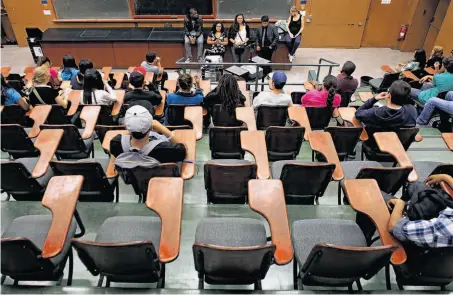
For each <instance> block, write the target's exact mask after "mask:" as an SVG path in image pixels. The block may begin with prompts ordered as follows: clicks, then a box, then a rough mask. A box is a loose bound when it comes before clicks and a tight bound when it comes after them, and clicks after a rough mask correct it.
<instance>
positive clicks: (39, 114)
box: [28, 105, 52, 138]
mask: <svg viewBox="0 0 453 295" xmlns="http://www.w3.org/2000/svg"><path fill="white" fill-rule="evenodd" d="M51 111H52V106H51V105H37V106H35V107H34V108H33V109H32V110H31V111H30V115H29V117H30V119H32V120H33V122H34V123H33V127H32V128H31V130H30V133H29V134H28V137H30V138H34V137H36V136H38V135H39V132H41V129H40V128H39V126H41V125H42V124H44V123H45V122H46V120H47V117H48V116H49V114H50V112H51Z"/></svg>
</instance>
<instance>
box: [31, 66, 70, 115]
mask: <svg viewBox="0 0 453 295" xmlns="http://www.w3.org/2000/svg"><path fill="white" fill-rule="evenodd" d="M49 80H50V74H49V70H48V69H47V68H46V67H37V68H35V71H34V73H33V86H32V89H31V92H30V94H29V96H28V99H29V102H30V104H31V105H32V106H35V105H38V104H58V105H61V106H62V107H63V108H64V109H66V110H68V109H69V107H70V106H71V103H70V102H69V101H68V100H67V98H66V97H64V96H63V95H62V94H63V90H61V89H55V88H52V87H51V86H49V85H48V84H49Z"/></svg>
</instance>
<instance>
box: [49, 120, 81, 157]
mask: <svg viewBox="0 0 453 295" xmlns="http://www.w3.org/2000/svg"><path fill="white" fill-rule="evenodd" d="M40 127H41V129H63V131H64V133H63V137H62V138H61V141H60V144H59V145H58V148H57V154H67V155H71V154H79V153H81V152H85V151H86V150H87V147H86V146H85V143H84V142H83V140H82V136H81V135H80V133H79V129H77V127H75V126H74V125H70V124H65V125H46V124H45V125H41V126H40Z"/></svg>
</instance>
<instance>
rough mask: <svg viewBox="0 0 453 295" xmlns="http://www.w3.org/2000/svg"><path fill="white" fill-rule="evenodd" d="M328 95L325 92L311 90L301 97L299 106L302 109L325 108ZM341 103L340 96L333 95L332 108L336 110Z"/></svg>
mask: <svg viewBox="0 0 453 295" xmlns="http://www.w3.org/2000/svg"><path fill="white" fill-rule="evenodd" d="M328 95H329V93H328V92H327V91H324V90H321V91H318V90H316V89H312V90H310V91H308V92H307V93H306V94H305V95H304V96H302V101H301V104H302V106H303V107H325V106H327V104H326V101H327V96H328ZM340 103H341V96H340V95H339V94H335V97H334V98H333V107H334V108H338V107H339V106H340Z"/></svg>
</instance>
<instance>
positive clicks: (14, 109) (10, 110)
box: [0, 104, 30, 126]
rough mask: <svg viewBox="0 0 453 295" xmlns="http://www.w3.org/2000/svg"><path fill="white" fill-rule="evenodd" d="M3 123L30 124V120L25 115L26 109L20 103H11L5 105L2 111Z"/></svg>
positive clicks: (1, 119) (0, 118)
mask: <svg viewBox="0 0 453 295" xmlns="http://www.w3.org/2000/svg"><path fill="white" fill-rule="evenodd" d="M0 121H1V124H19V125H22V126H28V125H30V124H29V120H28V117H27V116H25V111H24V109H23V108H21V107H20V105H18V104H11V105H5V106H3V110H2V111H1V112H0Z"/></svg>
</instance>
